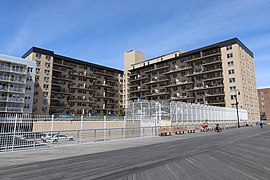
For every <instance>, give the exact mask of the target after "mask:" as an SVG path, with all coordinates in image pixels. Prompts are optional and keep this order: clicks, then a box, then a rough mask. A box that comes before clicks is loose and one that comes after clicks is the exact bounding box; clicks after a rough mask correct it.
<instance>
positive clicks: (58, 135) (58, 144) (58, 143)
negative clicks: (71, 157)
mask: <svg viewBox="0 0 270 180" xmlns="http://www.w3.org/2000/svg"><path fill="white" fill-rule="evenodd" d="M57 134H58V135H57V146H59V136H60V131H58V133H57Z"/></svg>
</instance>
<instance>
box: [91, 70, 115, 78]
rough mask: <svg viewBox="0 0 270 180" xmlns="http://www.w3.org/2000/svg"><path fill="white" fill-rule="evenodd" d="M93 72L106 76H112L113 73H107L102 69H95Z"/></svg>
mask: <svg viewBox="0 0 270 180" xmlns="http://www.w3.org/2000/svg"><path fill="white" fill-rule="evenodd" d="M95 74H99V75H102V76H108V77H113V76H114V75H113V74H110V73H107V72H104V71H96V72H95Z"/></svg>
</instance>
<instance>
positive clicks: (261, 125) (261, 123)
mask: <svg viewBox="0 0 270 180" xmlns="http://www.w3.org/2000/svg"><path fill="white" fill-rule="evenodd" d="M259 124H260V127H261V128H263V120H262V119H260V122H259Z"/></svg>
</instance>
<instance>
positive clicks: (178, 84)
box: [164, 81, 194, 88]
mask: <svg viewBox="0 0 270 180" xmlns="http://www.w3.org/2000/svg"><path fill="white" fill-rule="evenodd" d="M193 83H194V82H192V81H184V82H175V81H174V82H171V84H169V85H167V86H164V88H167V87H176V86H183V85H188V84H193Z"/></svg>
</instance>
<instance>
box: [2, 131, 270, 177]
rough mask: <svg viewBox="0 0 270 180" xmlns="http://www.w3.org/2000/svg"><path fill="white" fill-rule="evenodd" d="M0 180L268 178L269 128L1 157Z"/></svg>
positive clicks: (269, 154) (85, 146) (269, 157)
mask: <svg viewBox="0 0 270 180" xmlns="http://www.w3.org/2000/svg"><path fill="white" fill-rule="evenodd" d="M0 158H1V163H0V179H9V178H12V179H134V180H135V179H153V180H159V179H166V180H167V179H213V180H217V179H265V180H268V179H270V127H265V128H263V129H259V128H258V127H251V128H240V129H230V130H224V131H223V132H222V133H215V132H209V133H195V134H188V135H179V136H173V137H155V138H146V139H134V140H128V141H115V142H108V143H95V144H89V145H80V146H67V147H60V148H55V149H49V150H39V151H31V152H16V153H1V154H0Z"/></svg>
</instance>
